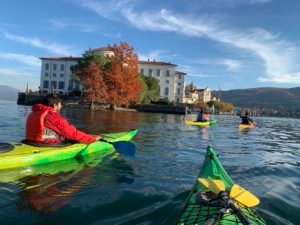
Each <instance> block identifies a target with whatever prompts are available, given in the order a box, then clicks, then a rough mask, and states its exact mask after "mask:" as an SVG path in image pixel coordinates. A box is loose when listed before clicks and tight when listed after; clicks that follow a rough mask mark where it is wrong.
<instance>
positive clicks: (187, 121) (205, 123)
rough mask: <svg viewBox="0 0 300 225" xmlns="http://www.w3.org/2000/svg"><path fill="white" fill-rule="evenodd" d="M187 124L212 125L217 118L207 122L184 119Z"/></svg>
mask: <svg viewBox="0 0 300 225" xmlns="http://www.w3.org/2000/svg"><path fill="white" fill-rule="evenodd" d="M184 123H185V124H188V125H195V126H211V125H214V124H216V123H217V120H216V119H215V120H208V121H206V122H197V121H189V120H185V121H184Z"/></svg>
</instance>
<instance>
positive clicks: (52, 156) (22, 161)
mask: <svg viewBox="0 0 300 225" xmlns="http://www.w3.org/2000/svg"><path fill="white" fill-rule="evenodd" d="M137 132H138V131H137V130H130V131H126V132H120V133H111V134H102V136H103V137H104V138H105V139H106V140H108V141H111V142H115V141H129V140H131V139H132V138H133V137H135V136H136V134H137ZM11 144H12V145H13V147H14V149H13V150H11V151H8V152H3V153H0V170H2V169H10V168H16V167H23V166H30V165H37V164H46V163H50V162H55V161H61V160H67V159H71V158H75V157H77V156H79V155H80V156H85V155H88V154H92V153H95V152H97V153H98V154H102V155H103V156H104V155H107V154H111V153H113V152H114V151H115V149H114V148H113V146H112V145H111V144H109V143H106V142H101V141H96V142H93V143H91V144H84V143H76V144H72V145H68V146H63V147H48V146H47V147H40V146H32V145H27V144H23V143H11Z"/></svg>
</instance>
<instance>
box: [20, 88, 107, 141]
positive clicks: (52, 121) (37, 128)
mask: <svg viewBox="0 0 300 225" xmlns="http://www.w3.org/2000/svg"><path fill="white" fill-rule="evenodd" d="M61 102H62V101H61V99H60V97H59V96H58V95H56V94H50V95H47V96H46V97H45V99H44V103H43V104H36V105H34V106H33V107H32V112H31V113H30V114H29V116H28V117H27V121H26V138H25V141H26V142H30V143H37V144H39V143H40V144H57V143H61V142H63V141H64V142H65V141H68V140H71V141H75V142H82V143H92V142H94V141H97V140H99V139H101V138H102V137H101V136H99V135H97V136H93V135H90V134H86V133H84V132H82V131H79V130H77V129H76V128H75V127H74V126H73V125H71V124H70V123H68V121H67V120H66V119H65V118H64V117H63V116H62V115H61V114H60V110H61V107H62V104H61Z"/></svg>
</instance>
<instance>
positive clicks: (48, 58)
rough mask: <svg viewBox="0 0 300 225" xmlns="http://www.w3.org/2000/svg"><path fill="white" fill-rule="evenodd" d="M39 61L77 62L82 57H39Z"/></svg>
mask: <svg viewBox="0 0 300 225" xmlns="http://www.w3.org/2000/svg"><path fill="white" fill-rule="evenodd" d="M40 59H41V60H79V59H82V57H74V56H52V57H40Z"/></svg>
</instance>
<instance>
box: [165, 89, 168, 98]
mask: <svg viewBox="0 0 300 225" xmlns="http://www.w3.org/2000/svg"><path fill="white" fill-rule="evenodd" d="M168 95H169V88H168V87H166V88H165V96H168Z"/></svg>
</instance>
